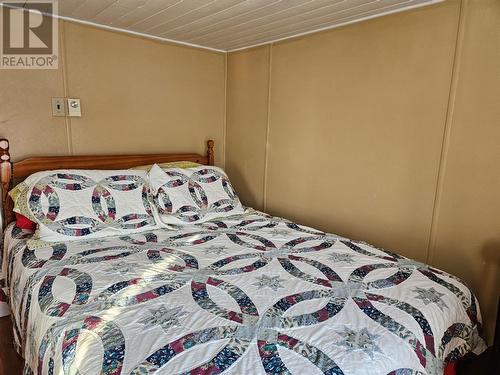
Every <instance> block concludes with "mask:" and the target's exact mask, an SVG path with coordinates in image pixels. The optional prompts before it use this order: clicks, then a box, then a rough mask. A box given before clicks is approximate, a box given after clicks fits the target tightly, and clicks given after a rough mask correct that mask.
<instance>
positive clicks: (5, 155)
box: [0, 139, 13, 226]
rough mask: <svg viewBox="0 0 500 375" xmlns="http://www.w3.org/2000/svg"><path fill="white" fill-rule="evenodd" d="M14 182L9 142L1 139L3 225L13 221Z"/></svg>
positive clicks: (0, 166)
mask: <svg viewBox="0 0 500 375" xmlns="http://www.w3.org/2000/svg"><path fill="white" fill-rule="evenodd" d="M11 181H12V163H11V162H10V153H9V141H8V140H7V139H0V182H1V183H2V213H3V225H4V226H6V225H7V224H9V223H10V222H11V221H13V217H12V215H13V212H12V201H11V199H9V189H10V185H11Z"/></svg>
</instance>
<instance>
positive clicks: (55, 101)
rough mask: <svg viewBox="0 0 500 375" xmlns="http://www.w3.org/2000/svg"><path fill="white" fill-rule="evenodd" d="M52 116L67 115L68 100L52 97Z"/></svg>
mask: <svg viewBox="0 0 500 375" xmlns="http://www.w3.org/2000/svg"><path fill="white" fill-rule="evenodd" d="M52 116H57V117H64V116H66V100H65V99H64V98H52Z"/></svg>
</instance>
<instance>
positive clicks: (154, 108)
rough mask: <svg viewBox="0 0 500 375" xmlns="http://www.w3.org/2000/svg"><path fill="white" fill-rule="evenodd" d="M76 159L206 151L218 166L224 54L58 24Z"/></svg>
mask: <svg viewBox="0 0 500 375" xmlns="http://www.w3.org/2000/svg"><path fill="white" fill-rule="evenodd" d="M64 29H65V38H66V58H67V64H68V69H67V79H68V87H69V95H70V96H73V97H77V98H81V100H82V109H83V116H82V117H81V118H73V119H72V120H71V131H72V141H73V149H74V153H75V154H92V153H108V154H113V153H134V152H187V151H197V152H200V153H202V152H204V151H205V146H204V142H205V141H206V140H207V139H208V138H213V139H214V140H215V141H216V163H217V164H220V165H222V164H223V160H222V156H223V150H224V147H223V129H224V115H225V114H224V110H225V109H224V70H225V63H224V55H223V54H218V53H212V52H206V51H200V50H196V49H193V48H187V47H180V46H173V45H169V44H165V43H160V42H156V41H151V40H146V39H142V38H139V37H132V36H127V35H123V34H119V33H115V32H111V31H103V30H99V29H95V28H93V27H88V26H82V25H79V24H74V23H64Z"/></svg>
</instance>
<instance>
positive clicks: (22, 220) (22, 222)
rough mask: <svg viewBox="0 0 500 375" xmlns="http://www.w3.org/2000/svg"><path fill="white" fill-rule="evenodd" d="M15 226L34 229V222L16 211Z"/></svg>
mask: <svg viewBox="0 0 500 375" xmlns="http://www.w3.org/2000/svg"><path fill="white" fill-rule="evenodd" d="M16 227H18V228H20V229H26V230H29V231H34V230H35V229H36V223H35V222H33V221H31V220H30V219H28V218H27V217H26V216H23V215H21V214H19V213H17V212H16Z"/></svg>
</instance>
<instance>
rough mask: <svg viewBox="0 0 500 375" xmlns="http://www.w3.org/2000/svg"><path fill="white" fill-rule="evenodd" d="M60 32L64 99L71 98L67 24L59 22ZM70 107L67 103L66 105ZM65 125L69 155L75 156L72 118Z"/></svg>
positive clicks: (66, 120)
mask: <svg viewBox="0 0 500 375" xmlns="http://www.w3.org/2000/svg"><path fill="white" fill-rule="evenodd" d="M59 22H60V24H59V30H60V32H61V46H60V47H59V48H60V52H61V70H62V81H63V92H64V98H67V97H68V96H69V89H68V75H67V56H66V29H65V23H64V22H63V21H59ZM65 104H66V105H68V104H67V103H65ZM64 123H65V125H66V137H67V142H68V153H69V154H70V155H73V133H72V131H71V118H70V117H69V116H67V115H66V116H65V117H64Z"/></svg>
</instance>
